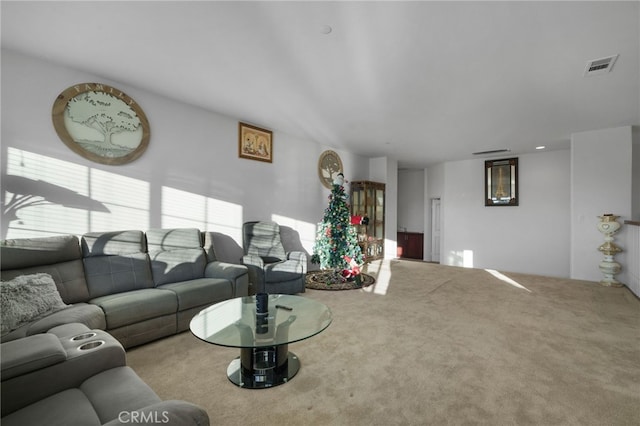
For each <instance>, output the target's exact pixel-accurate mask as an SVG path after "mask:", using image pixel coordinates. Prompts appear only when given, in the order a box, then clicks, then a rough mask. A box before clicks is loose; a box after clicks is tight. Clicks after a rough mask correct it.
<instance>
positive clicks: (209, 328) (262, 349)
mask: <svg viewBox="0 0 640 426" xmlns="http://www.w3.org/2000/svg"><path fill="white" fill-rule="evenodd" d="M331 320H332V316H331V310H330V309H329V308H328V307H327V306H325V305H323V304H322V303H320V302H317V301H315V300H311V299H308V298H306V297H301V296H291V295H284V294H271V295H269V296H268V312H267V313H266V314H258V313H257V311H256V296H246V297H238V298H235V299H231V300H226V301H224V302H220V303H216V304H215V305H212V306H209V307H208V308H206V309H204V310H202V311H200V313H198V314H197V315H196V316H195V317H193V319H192V320H191V324H190V329H191V332H192V333H193V335H194V336H196V337H197V338H199V339H201V340H204V341H205V342H208V343H212V344H214V345H219V346H227V347H232V348H240V356H239V357H238V358H236V359H234V360H233V361H231V364H229V367H228V368H227V377H228V378H229V380H231V382H233V383H234V384H236V385H238V386H240V387H246V388H252V389H261V388H268V387H272V386H277V385H280V384H283V383H286V382H287V381H288V380H290V379H291V378H292V377H293V376H295V375H296V373H297V372H298V370H299V369H300V361H299V360H298V357H297V356H296V355H295V354H294V353H292V352H289V349H288V347H289V344H290V343H294V342H298V341H301V340H305V339H308V338H309V337H312V336H315V335H316V334H318V333H320V332H321V331H323V330H324V329H325V328H327V327H328V326H329V324H331Z"/></svg>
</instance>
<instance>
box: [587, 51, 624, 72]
mask: <svg viewBox="0 0 640 426" xmlns="http://www.w3.org/2000/svg"><path fill="white" fill-rule="evenodd" d="M618 56H619V55H614V56H609V57H607V58H601V59H594V60H593V61H589V62H587V66H586V68H585V69H584V76H585V77H590V76H594V75H602V74H607V73H608V72H611V70H612V69H613V64H615V63H616V60H617V59H618Z"/></svg>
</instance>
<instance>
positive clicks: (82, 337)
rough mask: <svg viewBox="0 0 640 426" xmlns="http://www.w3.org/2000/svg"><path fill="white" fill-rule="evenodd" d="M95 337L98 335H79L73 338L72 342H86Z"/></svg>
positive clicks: (92, 333)
mask: <svg viewBox="0 0 640 426" xmlns="http://www.w3.org/2000/svg"><path fill="white" fill-rule="evenodd" d="M95 335H96V333H94V332H90V333H83V334H78V335H77V336H73V337H72V338H71V341H73V342H77V341H78V340H86V339H89V338H91V337H95Z"/></svg>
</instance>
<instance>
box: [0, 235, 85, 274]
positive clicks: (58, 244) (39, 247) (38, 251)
mask: <svg viewBox="0 0 640 426" xmlns="http://www.w3.org/2000/svg"><path fill="white" fill-rule="evenodd" d="M0 257H1V258H2V270H3V271H4V270H7V269H22V268H29V267H32V266H40V265H52V264H55V263H62V262H68V261H70V260H76V259H81V258H82V255H81V253H80V245H79V244H78V237H76V236H75V235H60V236H55V237H40V238H18V239H9V240H3V241H2V242H0Z"/></svg>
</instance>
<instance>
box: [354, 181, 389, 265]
mask: <svg viewBox="0 0 640 426" xmlns="http://www.w3.org/2000/svg"><path fill="white" fill-rule="evenodd" d="M384 194H385V184H384V183H378V182H369V181H357V182H351V214H352V215H355V216H366V217H367V218H368V219H369V223H368V224H367V225H356V229H357V231H358V243H359V244H360V248H361V250H362V253H363V254H364V256H365V261H369V260H374V259H379V258H381V257H383V256H384Z"/></svg>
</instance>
